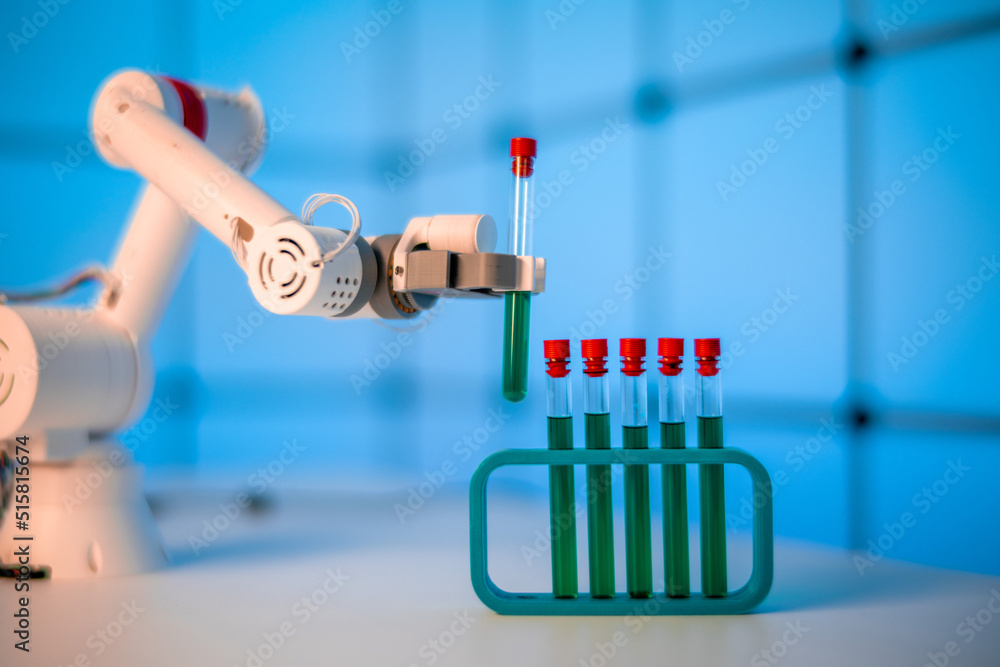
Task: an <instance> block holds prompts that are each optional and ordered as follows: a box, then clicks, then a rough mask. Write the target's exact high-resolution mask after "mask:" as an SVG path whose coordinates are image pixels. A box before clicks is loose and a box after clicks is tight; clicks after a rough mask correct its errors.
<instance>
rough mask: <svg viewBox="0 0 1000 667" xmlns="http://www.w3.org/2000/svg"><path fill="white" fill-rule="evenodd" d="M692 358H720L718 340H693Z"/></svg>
mask: <svg viewBox="0 0 1000 667" xmlns="http://www.w3.org/2000/svg"><path fill="white" fill-rule="evenodd" d="M694 356H696V357H719V356H722V344H721V343H720V342H719V339H718V338H695V339H694Z"/></svg>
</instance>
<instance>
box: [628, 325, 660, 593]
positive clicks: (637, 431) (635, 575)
mask: <svg viewBox="0 0 1000 667" xmlns="http://www.w3.org/2000/svg"><path fill="white" fill-rule="evenodd" d="M620 345H621V348H620V349H621V356H622V372H621V379H622V392H621V394H622V445H623V447H624V448H625V449H649V426H648V424H649V421H648V412H649V408H648V405H647V394H646V371H645V370H644V369H643V367H642V366H643V363H644V362H645V357H646V339H645V338H622V339H621V343H620ZM650 523H651V522H650V513H649V466H646V465H629V464H626V466H625V562H626V564H627V569H626V571H625V573H626V580H627V581H626V583H627V587H628V594H629V596H630V597H633V598H648V597H652V595H653V551H652V546H653V544H652V538H651V536H650Z"/></svg>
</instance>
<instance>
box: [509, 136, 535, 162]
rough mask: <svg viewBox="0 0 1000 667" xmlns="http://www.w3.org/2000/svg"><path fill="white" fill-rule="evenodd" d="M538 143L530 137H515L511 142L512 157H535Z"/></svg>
mask: <svg viewBox="0 0 1000 667" xmlns="http://www.w3.org/2000/svg"><path fill="white" fill-rule="evenodd" d="M537 149H538V142H537V141H535V140H534V139H531V138H530V137H514V138H513V139H511V140H510V156H511V157H535V152H536V151H537Z"/></svg>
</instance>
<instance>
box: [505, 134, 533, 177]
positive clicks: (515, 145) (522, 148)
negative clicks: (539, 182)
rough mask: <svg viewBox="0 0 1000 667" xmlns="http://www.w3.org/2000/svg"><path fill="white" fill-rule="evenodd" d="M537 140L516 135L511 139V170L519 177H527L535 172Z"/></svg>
mask: <svg viewBox="0 0 1000 667" xmlns="http://www.w3.org/2000/svg"><path fill="white" fill-rule="evenodd" d="M537 146H538V144H537V142H536V141H535V140H534V139H531V138H529V137H514V138H513V139H511V140H510V157H511V165H510V170H511V171H512V172H514V175H515V176H516V177H518V178H527V177H529V176H531V175H532V174H533V173H535V151H536V149H537Z"/></svg>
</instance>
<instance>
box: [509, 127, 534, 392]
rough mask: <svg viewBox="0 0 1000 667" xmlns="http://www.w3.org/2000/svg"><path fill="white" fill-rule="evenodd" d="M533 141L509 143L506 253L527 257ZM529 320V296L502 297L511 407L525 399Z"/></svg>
mask: <svg viewBox="0 0 1000 667" xmlns="http://www.w3.org/2000/svg"><path fill="white" fill-rule="evenodd" d="M535 152H536V144H535V140H534V139H529V138H527V137H515V138H513V139H511V140H510V158H511V165H510V171H511V179H510V216H509V228H508V234H509V236H508V244H507V252H508V253H510V254H511V255H518V256H522V257H523V256H526V255H530V254H531V224H532V216H533V215H534V181H535V179H534V173H535ZM530 316H531V292H507V293H506V294H505V295H504V329H503V397H504V399H506V400H508V401H510V402H511V403H517V402H519V401H523V400H524V397H525V396H527V395H528V334H529V325H530Z"/></svg>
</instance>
